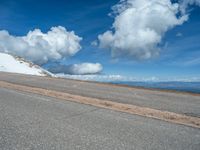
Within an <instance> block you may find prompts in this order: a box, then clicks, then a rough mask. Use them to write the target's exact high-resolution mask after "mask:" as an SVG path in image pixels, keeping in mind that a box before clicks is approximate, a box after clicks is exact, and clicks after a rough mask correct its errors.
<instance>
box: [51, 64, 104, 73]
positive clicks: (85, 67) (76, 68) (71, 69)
mask: <svg viewBox="0 0 200 150" xmlns="http://www.w3.org/2000/svg"><path fill="white" fill-rule="evenodd" d="M102 70H103V67H102V65H101V64H100V63H81V64H72V65H68V66H66V65H56V66H54V67H50V68H49V71H51V72H53V73H64V74H73V75H86V74H98V73H100V72H101V71H102Z"/></svg>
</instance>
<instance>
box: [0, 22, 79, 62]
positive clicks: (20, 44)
mask: <svg viewBox="0 0 200 150" xmlns="http://www.w3.org/2000/svg"><path fill="white" fill-rule="evenodd" d="M81 39H82V38H81V37H79V36H77V35H76V34H75V33H74V32H73V31H71V32H69V31H67V30H66V29H65V28H64V27H62V26H58V27H52V28H51V29H50V31H48V32H47V33H43V32H41V30H40V29H35V30H33V31H29V32H28V34H27V35H26V36H13V35H10V34H9V33H8V31H6V30H1V31H0V52H5V53H10V54H13V55H17V56H21V57H23V58H26V59H28V60H30V61H32V62H34V63H36V64H39V65H41V64H45V63H47V62H48V61H54V60H58V59H62V58H64V57H69V56H73V55H74V54H76V53H77V52H78V51H79V50H80V49H81V46H80V41H81Z"/></svg>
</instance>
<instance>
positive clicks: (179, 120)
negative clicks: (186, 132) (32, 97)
mask: <svg viewBox="0 0 200 150" xmlns="http://www.w3.org/2000/svg"><path fill="white" fill-rule="evenodd" d="M0 87H2V88H8V89H13V90H18V91H23V92H29V93H34V94H40V95H44V96H49V97H54V98H58V99H63V100H67V101H72V102H77V103H81V104H87V105H92V106H96V107H101V108H106V109H111V110H115V111H120V112H125V113H129V114H134V115H139V116H144V117H149V118H155V119H159V120H163V121H167V122H171V123H176V124H182V125H186V126H190V127H195V128H200V118H198V117H191V116H186V115H183V114H177V113H173V112H168V111H161V110H156V109H152V108H147V107H140V106H136V105H130V104H123V103H118V102H113V101H108V100H102V99H97V98H90V97H84V96H79V95H73V94H69V93H64V92H59V91H54V90H47V89H43V88H37V87H30V86H24V85H19V84H13V83H9V82H5V81H0Z"/></svg>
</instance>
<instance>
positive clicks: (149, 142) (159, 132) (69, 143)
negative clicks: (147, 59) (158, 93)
mask: <svg viewBox="0 0 200 150" xmlns="http://www.w3.org/2000/svg"><path fill="white" fill-rule="evenodd" d="M199 147H200V130H199V129H197V128H191V127H187V126H184V125H177V124H172V123H168V122H164V121H160V120H155V119H150V118H145V117H140V116H136V115H129V114H126V113H120V112H116V111H112V110H107V109H101V108H97V107H93V106H88V105H83V104H78V103H73V102H69V101H63V100H58V99H54V98H50V97H45V96H41V95H36V94H30V93H24V92H19V91H14V90H9V89H4V88H0V149H1V150H14V149H15V150H16V149H17V150H24V149H26V150H27V149H30V150H38V149H39V150H47V149H48V150H55V149H56V150H67V149H68V150H79V149H80V150H84V149H85V150H100V149H109V150H125V149H126V150H133V149H137V150H145V149H148V150H169V149H173V150H199Z"/></svg>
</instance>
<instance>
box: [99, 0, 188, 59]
mask: <svg viewBox="0 0 200 150" xmlns="http://www.w3.org/2000/svg"><path fill="white" fill-rule="evenodd" d="M113 13H114V14H115V15H116V17H115V21H114V23H113V29H112V30H108V31H106V32H105V33H103V34H101V35H99V36H98V39H99V42H100V47H101V48H107V49H110V50H111V55H112V56H113V57H121V56H124V57H129V58H132V59H139V60H141V59H149V58H152V57H155V56H158V55H159V52H160V49H159V44H160V43H161V41H162V37H163V36H164V34H165V33H166V32H167V31H168V30H169V29H172V28H173V27H175V26H177V25H181V24H183V23H184V22H185V21H187V19H188V15H187V14H180V4H178V3H172V2H171V1H170V0H121V1H120V3H119V4H117V5H115V6H114V7H113Z"/></svg>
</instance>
